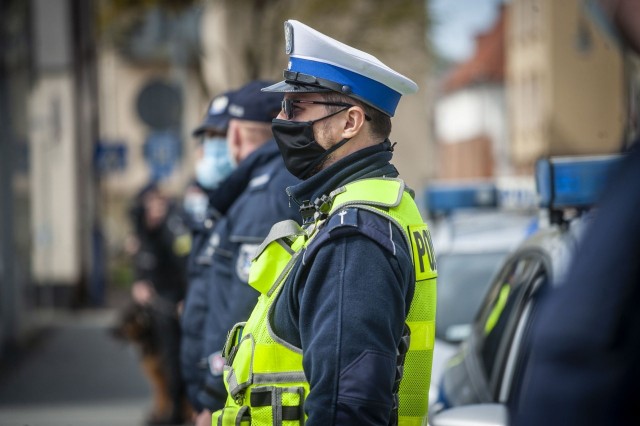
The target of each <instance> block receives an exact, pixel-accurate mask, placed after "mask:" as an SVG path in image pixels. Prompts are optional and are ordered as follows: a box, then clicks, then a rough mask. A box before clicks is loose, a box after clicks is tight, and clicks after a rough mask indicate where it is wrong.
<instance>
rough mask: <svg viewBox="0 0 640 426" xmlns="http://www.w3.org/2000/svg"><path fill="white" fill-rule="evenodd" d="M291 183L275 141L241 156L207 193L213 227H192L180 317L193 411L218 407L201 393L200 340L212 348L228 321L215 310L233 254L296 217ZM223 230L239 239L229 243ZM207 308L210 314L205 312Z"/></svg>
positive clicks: (203, 359)
mask: <svg viewBox="0 0 640 426" xmlns="http://www.w3.org/2000/svg"><path fill="white" fill-rule="evenodd" d="M297 182H298V180H297V179H296V178H294V177H293V176H292V175H291V174H290V173H289V172H287V170H286V169H285V167H284V163H283V161H282V159H281V157H280V153H279V151H278V149H277V146H276V144H275V142H273V141H270V142H267V143H266V144H265V145H264V146H262V147H261V148H259V149H257V150H256V151H254V152H253V153H252V154H251V155H249V156H248V157H247V158H245V159H244V160H243V161H242V162H241V163H240V164H239V165H238V167H237V168H236V170H234V172H233V173H232V174H231V175H230V176H229V177H228V178H227V179H226V180H225V181H224V182H223V183H222V184H220V186H219V187H218V188H217V189H215V190H213V191H208V195H209V197H210V206H209V207H210V210H211V211H212V212H211V214H210V215H209V219H210V220H212V221H213V222H214V223H215V225H214V226H212V227H204V226H200V227H198V228H196V229H194V232H196V233H198V237H197V239H196V238H194V240H195V241H197V243H196V244H194V248H195V250H194V252H193V253H192V262H191V263H190V266H191V267H190V270H189V288H188V291H187V297H186V300H185V308H184V312H183V316H182V345H181V367H182V375H183V380H184V381H185V384H186V387H187V395H188V397H189V400H190V402H191V403H192V404H193V406H194V408H196V410H198V411H199V410H202V409H203V408H207V407H209V408H213V407H215V406H216V405H217V404H218V403H217V402H216V398H212V396H211V395H210V394H209V393H207V392H206V390H205V380H206V378H207V376H208V375H209V365H208V362H207V356H208V355H209V354H210V353H211V352H215V351H209V350H208V349H207V350H205V349H204V343H205V336H206V337H207V339H211V340H212V343H210V345H212V346H216V345H215V344H214V343H213V341H215V340H217V337H211V336H218V334H219V332H218V331H216V329H217V328H218V327H226V324H227V323H228V322H232V321H233V319H234V315H232V313H228V312H227V311H224V312H223V310H222V309H221V308H220V306H219V305H220V304H222V303H227V302H228V297H227V296H228V295H229V294H230V293H231V292H230V291H226V290H227V289H231V288H233V289H235V287H231V286H230V283H231V280H232V278H233V277H232V275H231V273H230V272H229V271H231V267H230V262H232V261H233V258H234V255H235V253H234V251H235V250H239V249H240V247H241V246H242V243H243V242H245V243H246V242H248V241H257V240H258V239H260V240H261V239H262V238H264V236H266V235H267V233H268V231H269V228H270V226H271V225H270V224H271V222H273V223H275V222H277V221H279V220H284V219H285V218H296V219H297V218H298V217H299V215H298V214H297V209H296V208H289V203H288V199H287V195H286V193H285V188H286V187H287V186H288V185H291V184H293V183H297ZM227 214H228V215H229V216H231V217H230V218H229V219H227V218H225V217H224V216H225V215H227ZM229 232H232V233H233V234H234V236H233V238H239V239H237V241H234V242H232V241H231V240H230V238H231V237H232V235H230V234H229ZM243 237H246V238H244V239H243ZM245 240H246V241H245ZM215 262H219V263H220V265H215ZM214 265H215V267H214ZM214 269H215V270H214ZM218 283H220V285H222V286H224V289H225V290H224V291H220V292H218V293H219V294H217V295H216V291H214V290H213V288H212V287H213V286H214V285H218ZM244 287H248V286H246V284H245V285H244ZM210 293H211V294H210ZM251 297H253V295H251ZM244 303H249V304H250V302H244ZM253 303H254V304H255V300H253ZM210 309H214V310H215V312H209V310H210ZM207 315H209V316H210V317H212V318H211V319H210V320H209V321H210V322H214V324H212V325H211V326H207V325H206V322H207V319H206V318H207ZM218 317H222V318H223V320H224V321H223V320H221V321H222V322H223V323H224V324H225V325H222V324H221V325H219V326H218V325H216V324H215V321H217V318H218ZM234 323H235V322H232V325H233V324H234ZM225 333H226V330H225ZM216 350H217V349H216Z"/></svg>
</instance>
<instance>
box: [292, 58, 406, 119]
mask: <svg viewBox="0 0 640 426" xmlns="http://www.w3.org/2000/svg"><path fill="white" fill-rule="evenodd" d="M290 62H291V65H290V67H289V70H290V71H294V72H300V73H304V74H309V75H312V76H314V77H318V78H323V79H326V80H330V81H333V82H336V83H338V84H341V85H343V86H349V88H350V89H351V93H353V94H354V95H356V96H357V97H359V98H361V99H362V100H363V101H364V102H365V103H367V104H369V105H371V106H372V107H374V108H377V109H379V110H381V111H383V112H384V113H386V114H388V115H389V116H391V117H393V114H394V113H395V111H396V107H397V106H398V102H400V97H401V96H402V95H401V94H400V93H398V92H396V91H395V90H393V89H390V88H389V87H387V86H385V85H384V84H382V83H379V82H377V81H375V80H372V79H370V78H368V77H365V76H363V75H361V74H357V73H355V72H352V71H349V70H346V69H344V68H340V67H338V66H335V65H331V64H327V63H325V62H318V61H313V60H309V59H303V58H297V57H294V56H291V57H290ZM345 94H346V93H345ZM347 95H348V94H347Z"/></svg>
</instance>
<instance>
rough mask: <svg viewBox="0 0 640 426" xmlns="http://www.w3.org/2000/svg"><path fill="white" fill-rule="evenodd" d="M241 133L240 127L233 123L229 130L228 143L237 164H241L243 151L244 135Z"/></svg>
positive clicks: (230, 124)
mask: <svg viewBox="0 0 640 426" xmlns="http://www.w3.org/2000/svg"><path fill="white" fill-rule="evenodd" d="M240 133H241V132H240V126H238V125H236V123H234V122H233V121H231V122H230V123H229V128H228V129H227V143H228V144H229V151H230V153H231V155H232V157H233V158H234V160H235V161H236V162H237V163H239V162H240V156H241V151H242V135H241V134H240Z"/></svg>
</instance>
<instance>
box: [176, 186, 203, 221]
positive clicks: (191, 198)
mask: <svg viewBox="0 0 640 426" xmlns="http://www.w3.org/2000/svg"><path fill="white" fill-rule="evenodd" d="M182 206H183V208H184V210H185V212H187V213H188V214H189V216H190V217H191V219H193V220H194V221H195V222H202V221H203V220H205V219H206V216H207V207H208V206H209V198H208V197H207V195H206V194H205V193H203V192H202V191H198V192H189V193H187V194H186V195H185V196H184V199H183V201H182Z"/></svg>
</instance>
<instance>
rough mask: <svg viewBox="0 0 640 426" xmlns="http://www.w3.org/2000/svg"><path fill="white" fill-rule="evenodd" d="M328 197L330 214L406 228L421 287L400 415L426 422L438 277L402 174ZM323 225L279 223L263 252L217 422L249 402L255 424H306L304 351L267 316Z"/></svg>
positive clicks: (232, 340) (232, 346) (413, 309)
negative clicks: (353, 212)
mask: <svg viewBox="0 0 640 426" xmlns="http://www.w3.org/2000/svg"><path fill="white" fill-rule="evenodd" d="M330 196H331V198H332V200H333V204H332V208H331V211H330V213H329V215H330V216H331V215H332V214H337V213H339V211H340V210H341V209H343V208H345V207H357V208H358V209H364V210H368V211H371V212H374V213H376V214H378V215H381V216H383V217H385V218H387V219H389V220H391V221H392V222H393V223H394V224H395V225H396V226H397V227H398V228H399V229H401V230H402V231H403V232H402V235H403V236H404V239H405V243H406V244H407V246H408V247H410V249H411V253H412V254H413V259H412V260H413V264H414V269H415V277H416V287H415V292H414V297H413V300H412V302H411V306H410V309H409V315H408V316H407V319H406V322H407V324H408V326H409V328H410V330H411V340H410V344H409V350H408V352H407V354H406V357H405V363H404V375H403V378H402V381H401V383H400V390H399V410H398V414H399V424H400V425H414V424H415V425H418V424H423V423H424V424H426V418H427V407H428V392H429V383H430V376H431V361H432V355H433V343H434V338H435V302H436V300H435V297H436V282H435V281H436V276H437V272H436V264H435V258H434V256H433V244H432V243H431V238H430V236H429V231H428V228H427V226H426V224H424V222H423V220H422V218H421V216H420V213H419V211H418V208H417V206H416V205H415V202H414V201H413V198H412V197H411V195H410V194H409V193H408V192H407V191H405V185H404V182H403V181H402V180H399V179H388V178H375V179H363V180H360V181H356V182H353V183H351V184H348V185H345V186H344V187H341V188H338V189H337V190H335V191H333V192H332V193H331V195H330ZM316 225H317V224H316ZM318 228H321V224H320V226H316V227H315V228H313V229H307V230H302V228H300V227H299V226H297V224H295V223H291V222H289V223H283V222H281V223H280V224H276V225H275V226H274V229H273V231H272V232H271V233H270V235H269V237H267V239H266V240H265V242H264V243H263V244H262V245H261V247H260V249H259V250H258V255H257V257H256V259H254V263H253V264H252V267H251V272H250V275H249V284H251V285H252V286H253V287H255V288H256V289H257V290H258V291H260V293H261V294H260V297H259V298H258V303H257V304H256V306H255V308H254V310H253V312H252V313H251V316H250V317H249V319H248V320H247V322H246V323H241V324H237V325H236V326H235V327H234V329H233V330H232V331H231V332H230V333H229V336H228V339H227V342H226V344H225V349H224V351H223V354H224V356H225V363H226V365H225V373H224V378H225V386H226V387H227V391H228V392H229V398H228V399H227V403H226V405H227V406H226V407H225V409H224V410H220V411H217V412H215V413H214V414H213V423H212V424H214V425H215V424H227V423H225V422H226V421H227V419H226V417H227V413H229V414H228V415H229V416H230V417H229V421H237V418H236V417H234V418H233V420H231V417H232V416H234V415H235V414H234V413H238V412H241V411H242V413H244V411H243V410H242V408H243V407H244V406H249V407H251V409H250V415H251V422H252V423H251V424H283V423H282V422H283V421H286V424H287V425H291V424H296V423H297V422H299V423H300V424H302V423H303V422H304V412H303V410H302V407H303V403H304V398H305V397H306V395H307V394H308V392H309V383H308V382H307V380H306V378H305V376H304V371H303V368H302V350H301V349H300V348H296V347H294V346H292V345H290V344H289V343H287V342H285V341H283V340H282V339H280V338H278V337H277V336H275V334H274V333H273V332H272V330H271V329H270V324H269V321H268V318H269V312H270V310H271V309H273V306H274V304H275V300H276V299H277V297H278V294H279V292H280V290H281V289H282V284H283V283H284V282H285V280H286V277H287V276H288V274H289V272H290V271H291V269H292V268H293V266H294V264H295V263H296V262H297V261H298V257H299V255H300V254H301V253H302V252H303V248H304V247H305V246H307V245H308V244H309V243H310V242H311V241H312V240H313V238H314V237H315V236H316V235H317V232H318V231H317V230H318ZM266 401H270V403H269V404H267V403H266ZM225 411H226V412H227V413H225ZM220 422H222V423H220ZM230 424H231V423H230Z"/></svg>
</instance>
